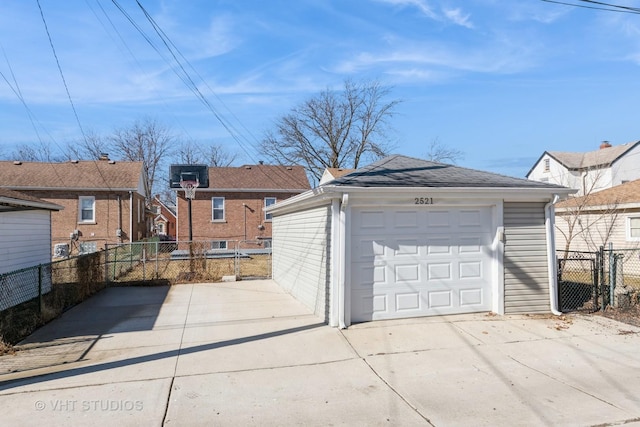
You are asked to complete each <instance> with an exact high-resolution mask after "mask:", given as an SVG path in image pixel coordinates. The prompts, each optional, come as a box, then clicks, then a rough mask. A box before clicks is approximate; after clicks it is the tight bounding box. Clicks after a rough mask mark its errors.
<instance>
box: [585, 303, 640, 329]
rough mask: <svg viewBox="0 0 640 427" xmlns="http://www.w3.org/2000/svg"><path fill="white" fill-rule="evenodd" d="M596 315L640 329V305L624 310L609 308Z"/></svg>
mask: <svg viewBox="0 0 640 427" xmlns="http://www.w3.org/2000/svg"><path fill="white" fill-rule="evenodd" d="M594 314H596V315H599V316H603V317H607V318H609V319H613V320H617V321H618V322H622V323H626V324H628V325H633V326H638V327H640V305H633V306H631V307H629V308H624V309H622V308H611V307H607V308H606V309H604V310H600V311H599V312H597V313H594Z"/></svg>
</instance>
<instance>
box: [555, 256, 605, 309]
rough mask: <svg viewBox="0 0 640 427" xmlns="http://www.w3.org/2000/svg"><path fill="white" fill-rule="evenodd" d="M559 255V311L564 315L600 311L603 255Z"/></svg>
mask: <svg viewBox="0 0 640 427" xmlns="http://www.w3.org/2000/svg"><path fill="white" fill-rule="evenodd" d="M558 255H559V257H558V309H559V310H560V311H561V312H563V313H567V312H570V311H585V312H589V313H592V312H595V311H598V310H599V309H600V305H599V297H600V295H599V286H598V284H599V278H600V277H601V274H600V270H601V266H602V261H601V260H602V256H601V254H600V253H599V252H573V251H572V252H569V253H565V252H564V251H562V252H561V253H559V254H558Z"/></svg>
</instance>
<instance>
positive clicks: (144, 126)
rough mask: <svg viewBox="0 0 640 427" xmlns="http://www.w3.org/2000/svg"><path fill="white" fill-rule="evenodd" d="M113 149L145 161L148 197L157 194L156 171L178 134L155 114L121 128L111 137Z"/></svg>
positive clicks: (129, 157) (128, 156)
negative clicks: (154, 117)
mask: <svg viewBox="0 0 640 427" xmlns="http://www.w3.org/2000/svg"><path fill="white" fill-rule="evenodd" d="M109 140H110V142H111V144H112V147H113V149H114V150H115V152H116V155H118V156H119V157H120V158H122V159H123V160H129V161H141V162H142V163H143V165H144V170H145V174H146V176H145V179H146V190H145V191H146V192H147V194H146V198H147V200H151V198H152V196H153V194H155V192H154V190H155V188H154V186H155V185H156V174H157V173H158V171H160V170H162V167H163V166H164V159H166V158H168V156H170V155H171V152H172V150H173V148H174V147H173V143H174V141H175V136H174V135H173V134H172V133H171V130H170V129H169V128H168V127H166V126H163V125H161V124H160V123H158V121H157V120H155V119H152V118H148V117H146V118H143V119H141V120H136V121H135V122H134V123H133V124H131V125H130V126H129V127H124V128H119V129H116V130H115V131H114V132H113V135H111V137H110V138H109Z"/></svg>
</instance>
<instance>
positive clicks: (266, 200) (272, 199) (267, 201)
mask: <svg viewBox="0 0 640 427" xmlns="http://www.w3.org/2000/svg"><path fill="white" fill-rule="evenodd" d="M275 204H276V198H275V197H265V198H264V207H265V208H268V207H269V206H271V205H275ZM264 220H265V221H271V214H268V213H265V214H264Z"/></svg>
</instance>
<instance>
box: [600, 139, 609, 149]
mask: <svg viewBox="0 0 640 427" xmlns="http://www.w3.org/2000/svg"><path fill="white" fill-rule="evenodd" d="M609 147H611V144H609V141H602V143H601V144H600V149H601V150H603V149H605V148H609Z"/></svg>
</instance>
